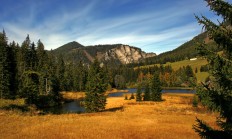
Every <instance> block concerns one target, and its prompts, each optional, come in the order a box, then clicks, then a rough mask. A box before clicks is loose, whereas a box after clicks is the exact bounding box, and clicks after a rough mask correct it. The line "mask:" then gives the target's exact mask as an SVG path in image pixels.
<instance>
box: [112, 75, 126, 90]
mask: <svg viewBox="0 0 232 139" xmlns="http://www.w3.org/2000/svg"><path fill="white" fill-rule="evenodd" d="M114 83H115V86H116V88H119V89H123V88H125V84H126V83H125V78H124V77H123V76H122V75H116V76H115V77H114Z"/></svg>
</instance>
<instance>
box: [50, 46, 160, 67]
mask: <svg viewBox="0 0 232 139" xmlns="http://www.w3.org/2000/svg"><path fill="white" fill-rule="evenodd" d="M53 52H54V54H56V55H58V54H62V55H63V57H64V59H65V61H66V62H68V61H75V62H79V61H80V60H81V61H82V62H84V63H91V62H93V60H94V59H95V58H97V59H98V60H99V61H100V62H103V63H114V64H130V63H137V62H141V61H143V60H144V59H145V58H148V57H154V56H156V54H155V53H145V52H144V51H142V50H141V49H140V48H137V47H132V46H129V45H123V44H114V45H96V46H86V47H84V46H83V45H81V44H79V43H77V42H71V43H68V44H65V45H63V46H61V47H59V48H57V49H55V50H54V51H53Z"/></svg>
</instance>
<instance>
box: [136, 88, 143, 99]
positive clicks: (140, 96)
mask: <svg viewBox="0 0 232 139" xmlns="http://www.w3.org/2000/svg"><path fill="white" fill-rule="evenodd" d="M136 101H142V89H141V85H138V88H137V92H136Z"/></svg>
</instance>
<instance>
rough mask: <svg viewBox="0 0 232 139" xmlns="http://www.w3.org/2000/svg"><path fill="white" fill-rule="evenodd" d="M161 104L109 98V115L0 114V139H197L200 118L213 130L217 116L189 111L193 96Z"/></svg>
mask: <svg viewBox="0 0 232 139" xmlns="http://www.w3.org/2000/svg"><path fill="white" fill-rule="evenodd" d="M163 99H165V101H162V102H140V103H136V102H135V100H124V97H115V98H108V101H107V102H108V104H107V106H106V108H107V110H108V111H105V112H100V113H90V114H63V115H45V116H27V115H24V116H23V115H17V114H10V115H9V114H8V112H4V111H2V113H1V114H0V138H4V139H5V138H43V139H44V138H52V139H53V138H54V139H66V138H84V139H85V138H93V139H96V138H97V139H98V138H99V139H108V138H110V139H118V138H125V139H127V138H132V139H139V138H142V139H144V138H155V139H185V138H187V139H196V138H199V137H198V135H197V134H196V133H195V132H194V131H193V129H192V125H193V124H194V123H195V118H196V117H199V118H201V119H204V120H205V121H207V122H208V123H209V124H210V125H213V126H216V125H215V123H214V121H215V117H216V114H213V113H212V114H211V113H207V112H205V109H203V108H201V107H200V108H193V107H192V102H191V101H192V100H191V99H192V95H188V94H164V95H163Z"/></svg>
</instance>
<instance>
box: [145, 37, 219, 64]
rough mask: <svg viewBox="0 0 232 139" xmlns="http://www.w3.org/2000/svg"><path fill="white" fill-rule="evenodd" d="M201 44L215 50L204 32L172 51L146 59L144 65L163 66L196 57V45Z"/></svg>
mask: <svg viewBox="0 0 232 139" xmlns="http://www.w3.org/2000/svg"><path fill="white" fill-rule="evenodd" d="M203 42H205V43H206V44H207V45H208V46H209V47H210V49H214V50H215V49H217V47H216V46H215V43H214V42H213V41H211V40H209V38H208V36H207V32H204V33H201V34H199V35H198V36H196V37H194V38H193V39H192V40H190V41H188V42H186V43H184V44H182V45H181V46H179V47H177V48H176V49H174V50H172V51H168V52H164V53H161V54H159V55H158V56H156V57H151V58H147V59H146V62H147V63H145V64H165V63H166V62H176V61H181V60H186V59H190V58H193V57H196V56H197V55H198V51H197V46H198V45H197V44H199V43H203Z"/></svg>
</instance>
